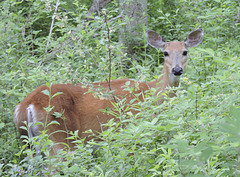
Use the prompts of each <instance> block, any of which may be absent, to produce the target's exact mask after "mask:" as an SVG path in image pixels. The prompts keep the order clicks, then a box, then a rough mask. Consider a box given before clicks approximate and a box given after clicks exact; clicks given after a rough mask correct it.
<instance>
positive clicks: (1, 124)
mask: <svg viewBox="0 0 240 177" xmlns="http://www.w3.org/2000/svg"><path fill="white" fill-rule="evenodd" d="M4 126H5V123H3V122H1V123H0V130H1V129H2V128H3V127H4Z"/></svg>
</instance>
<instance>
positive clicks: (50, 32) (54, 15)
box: [45, 0, 60, 53]
mask: <svg viewBox="0 0 240 177" xmlns="http://www.w3.org/2000/svg"><path fill="white" fill-rule="evenodd" d="M59 4H60V2H59V0H57V3H56V6H55V11H54V14H53V16H52V23H51V28H50V31H49V35H48V40H47V45H46V49H45V53H47V48H48V45H49V41H50V38H51V35H52V30H53V24H54V20H55V17H56V13H57V9H58V6H59Z"/></svg>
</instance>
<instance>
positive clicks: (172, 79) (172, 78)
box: [169, 73, 181, 85]
mask: <svg viewBox="0 0 240 177" xmlns="http://www.w3.org/2000/svg"><path fill="white" fill-rule="evenodd" d="M180 77H181V76H175V75H174V74H172V73H170V74H169V81H170V83H171V85H174V83H176V82H178V83H179V82H180Z"/></svg>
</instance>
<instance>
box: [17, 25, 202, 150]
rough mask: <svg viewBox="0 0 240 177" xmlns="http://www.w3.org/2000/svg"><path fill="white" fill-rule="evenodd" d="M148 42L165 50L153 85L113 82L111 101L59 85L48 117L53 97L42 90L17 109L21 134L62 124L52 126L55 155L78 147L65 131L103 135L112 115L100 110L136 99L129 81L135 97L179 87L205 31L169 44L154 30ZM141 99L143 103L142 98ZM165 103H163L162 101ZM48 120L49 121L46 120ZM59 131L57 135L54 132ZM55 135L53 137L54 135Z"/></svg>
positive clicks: (54, 89) (84, 89)
mask: <svg viewBox="0 0 240 177" xmlns="http://www.w3.org/2000/svg"><path fill="white" fill-rule="evenodd" d="M146 36H147V41H148V43H149V44H150V45H151V46H152V47H155V48H157V49H161V50H162V52H163V54H164V66H163V69H162V75H161V77H160V78H159V79H157V80H155V81H152V82H139V83H138V82H135V81H133V80H130V79H119V80H112V81H111V86H110V87H111V90H112V91H113V94H114V96H112V97H108V98H104V99H102V98H99V97H97V95H95V94H93V93H86V92H88V91H89V89H90V88H88V87H83V85H82V84H77V85H72V84H55V85H52V86H51V95H54V94H55V93H57V92H62V94H60V95H58V96H56V97H54V98H52V99H51V103H50V105H51V106H54V109H53V110H52V111H51V112H50V114H49V115H48V117H47V112H46V110H45V109H44V108H46V107H48V106H49V97H48V96H47V95H45V94H44V93H43V92H42V91H43V90H49V88H48V87H47V86H45V85H43V86H40V87H38V88H37V89H36V90H34V91H33V92H32V93H30V94H29V95H28V96H27V97H26V98H25V99H24V100H23V101H22V102H21V103H19V104H18V105H17V106H16V109H15V113H14V114H15V117H14V122H15V124H16V126H17V129H18V131H19V133H20V135H28V136H29V137H33V136H37V135H39V134H40V132H41V131H42V130H43V127H42V126H40V125H39V124H37V125H34V124H35V123H36V122H42V123H45V121H46V120H47V122H48V123H49V122H51V121H54V120H55V121H56V120H57V121H58V122H59V124H60V125H57V124H54V125H50V126H49V127H48V133H49V134H51V136H50V137H49V138H50V139H51V140H52V141H53V142H55V143H56V145H55V146H54V147H53V149H52V152H51V153H52V154H55V153H56V151H57V150H58V149H61V148H64V147H65V145H63V144H61V143H62V142H64V143H68V145H69V146H70V148H72V149H73V148H74V144H73V143H72V142H71V141H70V142H69V141H67V140H66V137H67V134H66V133H63V132H59V130H63V131H66V130H68V131H76V130H78V132H79V137H80V138H86V139H87V140H88V137H86V136H87V134H85V133H84V132H85V131H87V130H89V129H91V130H92V131H93V132H101V124H104V123H107V122H108V121H109V120H110V119H111V118H113V116H112V115H109V114H107V113H103V112H101V111H100V109H105V108H107V107H110V108H111V107H113V105H112V102H114V100H115V99H114V97H115V98H116V97H117V98H121V97H123V96H124V98H125V99H126V100H127V103H129V102H130V100H131V99H132V98H133V95H132V94H130V93H129V92H128V91H125V90H124V86H125V84H126V82H130V85H129V86H130V87H135V89H134V94H138V93H143V94H144V93H145V91H146V90H149V89H150V88H152V87H155V88H158V90H157V92H158V93H159V92H164V91H165V90H166V87H173V86H174V87H177V86H179V82H180V76H181V75H182V74H183V71H184V69H185V67H186V64H187V53H188V48H190V47H194V46H197V45H198V44H200V43H201V41H202V38H203V31H202V30H201V29H198V30H196V31H193V32H191V33H190V34H189V35H188V36H187V38H186V39H185V40H184V41H182V42H178V41H172V42H165V41H164V40H163V38H162V37H161V36H160V35H159V34H157V33H156V32H154V31H152V30H148V31H147V32H146ZM93 85H94V87H98V86H100V87H103V88H104V89H105V90H110V88H109V85H108V83H107V82H94V83H93ZM139 100H140V101H143V98H142V96H139ZM159 104H161V101H160V102H159ZM54 112H59V113H63V116H64V118H65V120H64V121H63V119H56V117H55V116H54V115H53V113H54ZM46 117H47V119H46ZM24 121H26V122H27V123H32V124H31V126H30V131H29V134H28V132H27V131H26V130H24V129H21V128H20V127H21V126H25V124H24V123H23V122H24ZM55 131H57V133H53V132H55ZM52 133H53V134H52Z"/></svg>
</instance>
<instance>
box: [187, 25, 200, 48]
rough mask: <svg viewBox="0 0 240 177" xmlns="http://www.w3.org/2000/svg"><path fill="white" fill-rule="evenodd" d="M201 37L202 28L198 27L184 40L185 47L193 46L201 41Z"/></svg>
mask: <svg viewBox="0 0 240 177" xmlns="http://www.w3.org/2000/svg"><path fill="white" fill-rule="evenodd" d="M202 39H203V30H202V29H198V30H196V31H192V32H191V33H190V34H189V35H188V36H187V38H186V39H185V40H184V43H185V44H186V46H187V48H190V47H195V46H197V45H198V44H200V43H201V42H202Z"/></svg>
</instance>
